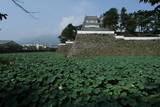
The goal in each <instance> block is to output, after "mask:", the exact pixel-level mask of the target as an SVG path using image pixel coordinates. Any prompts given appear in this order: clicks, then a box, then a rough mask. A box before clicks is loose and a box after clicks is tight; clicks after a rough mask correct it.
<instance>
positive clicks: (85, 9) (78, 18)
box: [59, 1, 95, 32]
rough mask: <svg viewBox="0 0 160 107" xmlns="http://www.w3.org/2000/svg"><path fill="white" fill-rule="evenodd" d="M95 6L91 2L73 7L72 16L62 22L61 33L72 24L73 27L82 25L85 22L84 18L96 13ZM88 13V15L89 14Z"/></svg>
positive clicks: (84, 2)
mask: <svg viewBox="0 0 160 107" xmlns="http://www.w3.org/2000/svg"><path fill="white" fill-rule="evenodd" d="M94 9H95V8H94V6H93V5H92V4H91V2H88V1H81V2H80V3H78V4H77V5H74V6H73V7H71V12H72V15H71V16H65V17H63V18H62V20H61V21H60V26H59V30H60V32H61V31H62V30H63V29H64V28H65V27H66V26H67V25H68V24H70V23H72V24H73V25H80V24H82V22H83V19H84V16H85V15H88V14H89V13H92V12H93V11H94ZM87 13H88V14H87Z"/></svg>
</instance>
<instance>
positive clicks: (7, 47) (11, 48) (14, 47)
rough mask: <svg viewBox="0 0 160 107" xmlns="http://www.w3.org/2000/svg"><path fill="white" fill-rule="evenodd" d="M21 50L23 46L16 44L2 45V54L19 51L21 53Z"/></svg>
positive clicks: (0, 48) (0, 45) (0, 49)
mask: <svg viewBox="0 0 160 107" xmlns="http://www.w3.org/2000/svg"><path fill="white" fill-rule="evenodd" d="M21 50H22V46H21V45H19V44H17V43H15V42H9V43H6V44H0V53H6V52H18V51H21Z"/></svg>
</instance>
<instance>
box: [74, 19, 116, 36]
mask: <svg viewBox="0 0 160 107" xmlns="http://www.w3.org/2000/svg"><path fill="white" fill-rule="evenodd" d="M101 24H102V23H101V19H99V18H98V17H97V16H86V17H85V19H84V22H83V25H82V29H81V30H78V31H77V33H78V34H114V31H112V30H110V29H109V28H102V27H101Z"/></svg>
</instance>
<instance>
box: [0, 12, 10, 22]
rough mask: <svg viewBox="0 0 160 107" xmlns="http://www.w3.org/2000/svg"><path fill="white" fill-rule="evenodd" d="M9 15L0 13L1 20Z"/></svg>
mask: <svg viewBox="0 0 160 107" xmlns="http://www.w3.org/2000/svg"><path fill="white" fill-rule="evenodd" d="M7 16H8V15H7V14H2V13H0V20H1V21H2V20H3V19H7Z"/></svg>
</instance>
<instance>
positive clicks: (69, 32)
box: [59, 24, 77, 43]
mask: <svg viewBox="0 0 160 107" xmlns="http://www.w3.org/2000/svg"><path fill="white" fill-rule="evenodd" d="M76 33H77V30H76V27H75V26H73V25H72V24H69V25H68V26H67V27H66V28H65V29H64V30H63V31H62V33H61V35H60V36H59V39H60V41H61V43H65V42H66V41H67V40H75V37H76Z"/></svg>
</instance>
